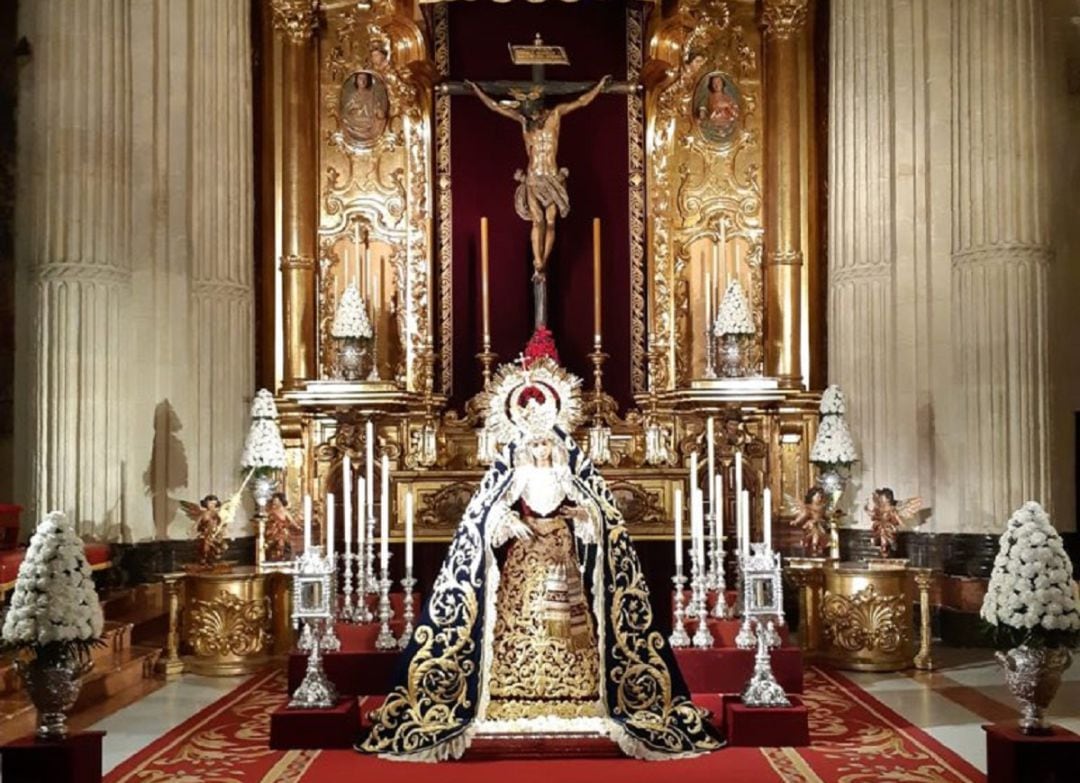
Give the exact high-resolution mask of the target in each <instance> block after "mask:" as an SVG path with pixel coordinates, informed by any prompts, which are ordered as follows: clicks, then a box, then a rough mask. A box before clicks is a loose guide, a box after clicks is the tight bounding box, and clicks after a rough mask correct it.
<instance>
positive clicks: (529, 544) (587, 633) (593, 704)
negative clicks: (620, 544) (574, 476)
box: [488, 465, 602, 720]
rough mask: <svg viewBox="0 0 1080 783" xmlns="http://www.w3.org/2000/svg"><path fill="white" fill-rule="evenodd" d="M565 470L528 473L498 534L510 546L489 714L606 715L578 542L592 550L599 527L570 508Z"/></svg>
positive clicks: (497, 541) (523, 471) (509, 498)
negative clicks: (601, 698)
mask: <svg viewBox="0 0 1080 783" xmlns="http://www.w3.org/2000/svg"><path fill="white" fill-rule="evenodd" d="M572 492H573V483H572V481H571V477H570V472H569V470H568V469H567V468H566V467H565V466H559V467H537V466H532V465H528V466H523V467H521V468H519V472H518V473H517V475H516V476H515V481H514V482H513V483H512V485H511V487H510V488H509V490H508V491H507V495H506V497H505V498H504V499H503V500H502V501H501V502H500V503H499V504H497V507H496V514H499V515H501V518H500V519H499V520H498V521H497V522H496V523H495V524H494V525H493V526H492V545H493V547H499V546H501V545H503V544H504V543H505V542H506V541H508V540H509V544H508V545H507V554H506V562H505V564H504V565H503V568H502V575H501V578H500V582H499V589H498V594H497V598H496V609H495V628H494V632H493V637H494V638H493V643H492V660H491V681H490V689H489V693H490V699H491V701H490V704H489V707H488V716H489V717H491V718H492V719H508V720H512V719H515V718H525V717H538V716H544V715H553V716H558V717H585V716H590V717H591V716H599V715H601V714H602V705H601V704H600V701H599V698H600V680H599V669H600V661H599V649H598V647H597V638H596V630H595V623H594V621H593V618H592V615H591V613H590V611H589V604H588V598H587V595H586V590H585V589H584V586H583V584H582V574H581V570H582V569H581V565H580V562H579V560H578V556H577V540H580V541H581V542H582V543H594V542H595V540H596V539H595V530H596V520H594V519H593V518H592V517H591V516H590V515H589V513H588V511H586V510H585V509H586V507H585V506H577V505H573V504H572V501H570V500H569V496H570V494H571V493H572Z"/></svg>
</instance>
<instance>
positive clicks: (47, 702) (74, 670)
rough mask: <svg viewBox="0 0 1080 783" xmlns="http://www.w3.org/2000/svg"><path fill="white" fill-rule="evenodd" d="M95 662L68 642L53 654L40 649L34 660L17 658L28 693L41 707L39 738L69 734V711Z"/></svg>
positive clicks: (57, 737)
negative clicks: (79, 652)
mask: <svg viewBox="0 0 1080 783" xmlns="http://www.w3.org/2000/svg"><path fill="white" fill-rule="evenodd" d="M93 665H94V664H93V662H92V661H90V660H89V658H87V657H84V656H80V655H79V654H78V652H77V651H76V650H75V649H73V648H71V647H66V646H65V647H63V648H62V649H60V650H56V651H53V652H51V653H49V654H44V653H42V652H39V653H38V654H37V655H36V656H35V657H34V659H33V660H31V661H23V660H17V661H16V667H17V668H18V670H19V674H20V675H22V679H23V684H24V685H25V686H26V693H27V695H28V696H29V697H30V701H31V703H32V704H33V705H34V708H35V709H36V710H37V714H38V719H37V736H38V738H39V739H46V740H58V739H64V738H65V737H67V733H68V730H67V712H68V710H70V709H71V708H72V707H74V706H75V701H76V700H77V699H78V698H79V690H80V689H81V688H82V677H83V675H85V674H86V673H87V672H89V671H90V669H92V668H93Z"/></svg>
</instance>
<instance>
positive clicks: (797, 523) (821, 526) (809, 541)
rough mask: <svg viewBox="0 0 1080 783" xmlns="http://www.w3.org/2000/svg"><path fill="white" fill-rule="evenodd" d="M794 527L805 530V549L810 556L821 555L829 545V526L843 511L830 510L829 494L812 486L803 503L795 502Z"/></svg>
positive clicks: (792, 521) (792, 522)
mask: <svg viewBox="0 0 1080 783" xmlns="http://www.w3.org/2000/svg"><path fill="white" fill-rule="evenodd" d="M792 511H793V513H794V514H795V517H794V518H793V519H792V520H791V524H792V526H793V527H799V528H802V530H803V549H805V550H806V553H807V554H808V555H809V556H810V557H821V555H822V553H823V552H824V551H825V548H826V547H827V546H828V545H829V527H830V525H831V523H832V522H834V521H835V520H837V519H838V518H839V517H840V516H841V514H842V513H843V512H841V511H840V510H839V509H832V510H831V511H830V510H829V496H828V494H827V493H826V492H825V490H824V489H822V488H821V487H811V488H810V491H809V492H807V493H806V496H805V497H804V498H803V502H802V503H801V504H798V503H796V504H794V508H793V509H792Z"/></svg>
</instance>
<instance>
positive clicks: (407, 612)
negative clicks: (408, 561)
mask: <svg viewBox="0 0 1080 783" xmlns="http://www.w3.org/2000/svg"><path fill="white" fill-rule="evenodd" d="M415 586H416V580H415V579H413V570H412V566H406V567H405V578H404V579H402V580H401V588H402V590H403V591H404V597H403V600H404V602H405V603H404V607H403V609H402V613H403V617H404V620H405V628H404V629H403V630H402V632H401V637H400V638H399V639H398V647H400V648H401V649H402V650H404V649H405V648H406V647H407V646H408V645H409V640H410V639H412V635H413V619H414V614H413V588H414V587H415Z"/></svg>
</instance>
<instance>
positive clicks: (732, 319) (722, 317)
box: [713, 280, 754, 337]
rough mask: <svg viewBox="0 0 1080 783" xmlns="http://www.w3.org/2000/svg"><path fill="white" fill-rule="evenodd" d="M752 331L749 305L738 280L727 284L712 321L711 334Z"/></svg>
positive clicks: (721, 335)
mask: <svg viewBox="0 0 1080 783" xmlns="http://www.w3.org/2000/svg"><path fill="white" fill-rule="evenodd" d="M753 333H754V319H753V318H752V317H751V315H750V305H749V303H748V302H747V301H746V294H745V292H744V291H743V287H742V285H741V284H740V283H739V281H738V280H732V281H731V282H729V283H728V284H727V290H725V291H724V298H723V300H722V301H721V302H720V309H719V310H718V311H717V313H716V320H715V321H714V322H713V336H715V337H723V336H725V335H729V334H735V335H744V334H753Z"/></svg>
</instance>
